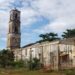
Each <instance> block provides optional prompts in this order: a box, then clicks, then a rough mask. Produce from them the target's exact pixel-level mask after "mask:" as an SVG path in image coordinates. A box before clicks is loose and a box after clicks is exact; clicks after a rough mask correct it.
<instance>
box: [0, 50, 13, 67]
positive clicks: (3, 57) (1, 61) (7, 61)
mask: <svg viewBox="0 0 75 75" xmlns="http://www.w3.org/2000/svg"><path fill="white" fill-rule="evenodd" d="M13 61H14V54H13V52H12V51H9V50H5V49H3V50H1V51H0V66H1V67H7V66H10V65H12V62H13Z"/></svg>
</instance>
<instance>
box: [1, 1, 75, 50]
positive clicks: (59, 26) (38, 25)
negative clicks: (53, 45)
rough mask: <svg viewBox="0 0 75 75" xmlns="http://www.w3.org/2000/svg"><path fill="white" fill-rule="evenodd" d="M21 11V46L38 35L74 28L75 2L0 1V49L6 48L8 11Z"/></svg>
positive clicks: (59, 32) (60, 32) (37, 37)
mask: <svg viewBox="0 0 75 75" xmlns="http://www.w3.org/2000/svg"><path fill="white" fill-rule="evenodd" d="M15 7H16V8H17V9H18V10H20V11H21V46H24V45H26V44H28V43H31V42H35V41H37V40H39V39H40V38H39V34H41V33H47V32H56V33H58V34H59V36H60V35H61V34H62V32H64V31H65V30H66V29H67V28H70V29H72V28H75V0H0V49H3V48H6V43H7V42H6V41H7V32H8V26H9V23H8V22H9V15H10V13H9V12H10V10H12V9H13V8H15Z"/></svg>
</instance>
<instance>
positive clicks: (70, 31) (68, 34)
mask: <svg viewBox="0 0 75 75" xmlns="http://www.w3.org/2000/svg"><path fill="white" fill-rule="evenodd" d="M62 37H63V38H70V37H75V29H67V30H66V31H65V32H63V34H62Z"/></svg>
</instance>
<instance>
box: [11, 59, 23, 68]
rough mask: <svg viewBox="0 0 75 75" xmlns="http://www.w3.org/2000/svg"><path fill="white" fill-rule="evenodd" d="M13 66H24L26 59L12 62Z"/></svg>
mask: <svg viewBox="0 0 75 75" xmlns="http://www.w3.org/2000/svg"><path fill="white" fill-rule="evenodd" d="M11 65H12V67H14V68H22V67H24V61H22V60H20V61H14V62H12V64H11Z"/></svg>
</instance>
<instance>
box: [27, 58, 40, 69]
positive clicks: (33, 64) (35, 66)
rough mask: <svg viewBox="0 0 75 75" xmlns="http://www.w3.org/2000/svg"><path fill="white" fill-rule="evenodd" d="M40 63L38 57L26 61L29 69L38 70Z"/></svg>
mask: <svg viewBox="0 0 75 75" xmlns="http://www.w3.org/2000/svg"><path fill="white" fill-rule="evenodd" d="M40 67H41V64H40V61H39V59H37V58H33V59H32V60H31V61H28V68H29V70H38V69H40Z"/></svg>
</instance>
